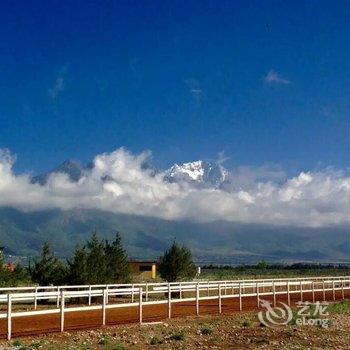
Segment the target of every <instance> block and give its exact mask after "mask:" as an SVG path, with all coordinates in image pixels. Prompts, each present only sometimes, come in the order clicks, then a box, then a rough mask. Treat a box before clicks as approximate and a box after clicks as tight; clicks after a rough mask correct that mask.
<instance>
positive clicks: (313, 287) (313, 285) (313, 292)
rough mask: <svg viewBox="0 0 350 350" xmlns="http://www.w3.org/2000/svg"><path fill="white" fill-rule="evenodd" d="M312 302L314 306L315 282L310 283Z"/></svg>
mask: <svg viewBox="0 0 350 350" xmlns="http://www.w3.org/2000/svg"><path fill="white" fill-rule="evenodd" d="M312 302H313V303H314V304H315V282H314V281H312Z"/></svg>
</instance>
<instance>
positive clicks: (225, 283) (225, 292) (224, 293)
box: [224, 281, 226, 295]
mask: <svg viewBox="0 0 350 350" xmlns="http://www.w3.org/2000/svg"><path fill="white" fill-rule="evenodd" d="M224 288H225V290H224V295H226V281H225V283H224Z"/></svg>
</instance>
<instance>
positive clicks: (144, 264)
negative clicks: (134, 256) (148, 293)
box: [130, 261, 157, 279]
mask: <svg viewBox="0 0 350 350" xmlns="http://www.w3.org/2000/svg"><path fill="white" fill-rule="evenodd" d="M130 267H131V272H132V273H134V274H136V275H141V276H142V277H144V278H152V279H155V278H156V275H157V263H156V262H155V261H130Z"/></svg>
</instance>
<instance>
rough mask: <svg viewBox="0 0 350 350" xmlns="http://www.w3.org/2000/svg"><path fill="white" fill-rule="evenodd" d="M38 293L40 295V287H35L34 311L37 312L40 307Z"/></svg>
mask: <svg viewBox="0 0 350 350" xmlns="http://www.w3.org/2000/svg"><path fill="white" fill-rule="evenodd" d="M37 293H38V287H35V296H34V310H36V309H37V307H38V296H37Z"/></svg>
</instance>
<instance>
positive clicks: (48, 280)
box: [29, 243, 67, 286]
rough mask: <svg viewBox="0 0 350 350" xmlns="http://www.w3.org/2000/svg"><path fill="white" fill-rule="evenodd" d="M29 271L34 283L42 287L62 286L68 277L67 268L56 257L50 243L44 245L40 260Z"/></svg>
mask: <svg viewBox="0 0 350 350" xmlns="http://www.w3.org/2000/svg"><path fill="white" fill-rule="evenodd" d="M29 271H30V274H31V277H32V280H33V282H36V283H39V285H42V286H44V285H50V284H55V285H58V284H62V283H64V282H65V280H66V277H67V268H66V266H65V265H64V264H63V263H62V262H61V261H60V260H59V259H58V258H57V257H56V256H55V255H54V253H53V252H52V251H51V249H50V246H49V244H48V243H44V245H43V247H42V250H41V255H40V257H39V259H37V260H36V261H35V262H34V266H30V269H29Z"/></svg>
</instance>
